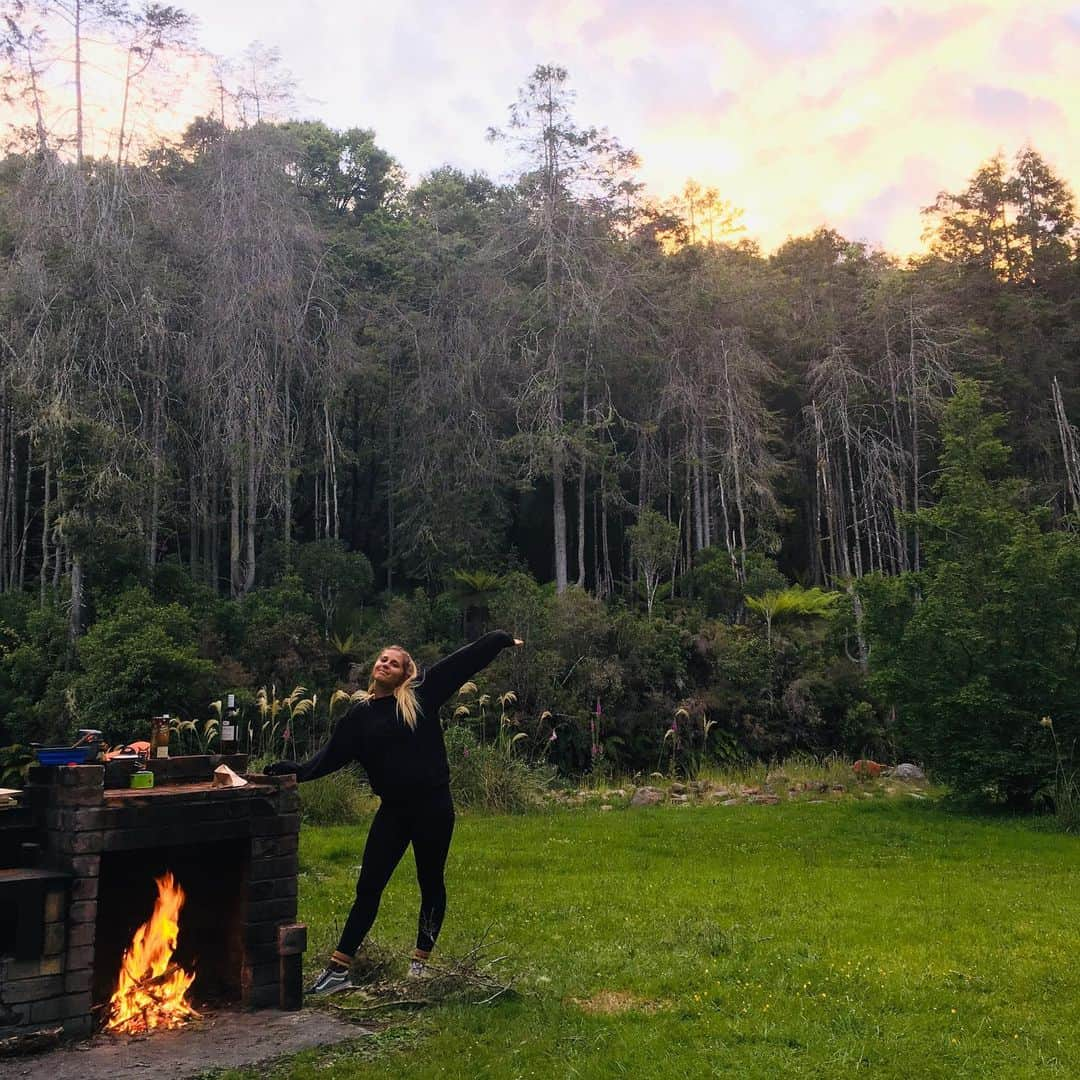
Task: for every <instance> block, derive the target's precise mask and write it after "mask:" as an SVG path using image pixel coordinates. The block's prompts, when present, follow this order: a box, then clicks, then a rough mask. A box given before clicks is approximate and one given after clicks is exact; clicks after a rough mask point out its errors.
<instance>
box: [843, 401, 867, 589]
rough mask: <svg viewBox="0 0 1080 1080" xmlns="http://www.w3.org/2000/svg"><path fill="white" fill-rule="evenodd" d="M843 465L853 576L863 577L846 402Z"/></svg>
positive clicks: (860, 539) (860, 533) (860, 537)
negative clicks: (853, 549)
mask: <svg viewBox="0 0 1080 1080" xmlns="http://www.w3.org/2000/svg"><path fill="white" fill-rule="evenodd" d="M843 424H844V463H845V465H846V466H847V477H848V499H849V500H850V502H851V525H852V529H853V530H854V533H855V551H854V561H855V576H856V577H857V578H861V577H862V576H863V562H862V532H861V531H860V529H859V501H858V499H857V498H856V495H855V470H854V469H853V468H852V466H851V425H850V418H849V416H848V412H847V402H846V401H845V403H844V418H843Z"/></svg>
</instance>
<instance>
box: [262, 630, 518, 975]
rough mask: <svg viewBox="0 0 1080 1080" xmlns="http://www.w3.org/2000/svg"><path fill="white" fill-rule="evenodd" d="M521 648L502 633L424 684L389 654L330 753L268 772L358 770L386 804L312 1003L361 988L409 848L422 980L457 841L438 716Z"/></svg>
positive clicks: (397, 651)
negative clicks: (374, 934)
mask: <svg viewBox="0 0 1080 1080" xmlns="http://www.w3.org/2000/svg"><path fill="white" fill-rule="evenodd" d="M521 644H522V642H521V641H519V640H518V639H517V638H514V637H511V635H510V634H508V633H506V632H505V631H503V630H494V631H492V632H491V633H490V634H485V635H484V636H483V637H482V638H480V639H479V640H477V641H474V642H473V643H472V644H471V645H466V646H465V647H464V648H462V649H458V651H457V652H455V653H452V654H451V655H450V656H447V657H445V658H444V659H443V660H440V661H439V662H438V663H437V664H435V665H433V666H432V667H431V668H430V670H428V671H427V673H426V674H425V675H424V677H423V678H422V679H421V678H420V677H419V672H418V671H417V667H416V664H415V662H414V661H413V658H412V657H411V656H410V655H409V654H408V652H406V651H405V649H403V648H402V647H401V646H400V645H391V646H388V647H387V648H385V649H383V650H382V652H381V653H380V654H379V657H378V659H377V660H376V661H375V664H374V666H373V667H372V669H371V681H370V683H369V685H368V688H367V690H366V691H365V692H364V693H363V694H362V695H361V699H360V700H359V701H357V702H356V703H354V704H353V705H352V706H351V707H350V708H349V710H348V712H346V713H345V715H344V716H343V717H342V718H341V720H340V721H338V724H337V726H336V727H335V728H334V731H333V733H332V734H331V736H330V739H329V741H328V742H327V744H326V745H325V746H324V747H323V748H322V749H321V750H320V751H319V752H318V753H317V754H316V755H315V756H314V757H313V758H311V760H310V761H306V762H303V763H298V762H295V761H278V762H275V763H274V764H273V765H270V766H268V767H267V770H266V771H267V773H269V774H271V775H277V776H280V775H284V774H288V773H292V774H293V775H295V776H296V779H297V780H298V781H299V782H300V783H303V782H305V781H307V780H316V779H318V778H319V777H320V776H326V775H327V774H328V773H332V772H334V771H335V770H337V769H340V768H341V767H342V766H344V765H348V764H349V763H350V762H354V761H356V762H359V763H360V764H361V765H362V766H363V768H364V770H365V772H366V773H367V775H368V779H369V781H370V782H371V788H372V790H373V791H374V792H375V794H376V795H378V796H379V797H380V798H381V800H382V802H381V804H380V806H379V809H378V811H377V812H376V814H375V817H374V819H373V820H372V822H371V828H370V829H369V830H368V837H367V843H366V844H365V845H364V857H363V863H362V864H361V867H360V877H359V879H358V880H357V882H356V899H355V900H354V901H353V905H352V908H351V910H350V911H349V915H348V918H347V919H346V920H345V927H344V929H343V930H342V932H341V940H340V941H339V942H338V947H337V949H335V950H334V953H333V955H332V956H331V957H330V961H329V963H328V964H327V965H326V968H325V969H324V970H323V971H322V973H321V974H320V975H319V977H318V978H317V979H316V980H315V982H314V983H313V984H312V985H311V987H310V988H309V989H308V993H309V994H319V995H322V994H332V993H334V992H335V991H337V990H347V989H349V987H351V986H352V981H351V979H350V976H349V966H350V964H351V963H352V959H353V956H354V954H355V953H356V950H357V949H359V947H360V945H361V943H362V942H363V940H364V938H365V937H366V936H367V933H368V931H369V930H370V929H371V926H372V923H374V921H375V915H376V913H377V912H378V910H379V901H380V899H381V898H382V894H383V890H384V889H385V888H386V885H387V882H389V880H390V875H391V874H392V873H393V872H394V868H395V867H396V866H397V864H398V863H399V862H400V861H401V857H402V856H403V855H404V854H405V849H406V848H407V847H408V846H409V845H410V844H412V848H413V856H414V858H415V859H416V878H417V881H418V882H419V885H420V918H419V922H418V927H417V933H416V951H415V952H414V953H413V959H412V963H411V964H410V968H409V973H410V975H420V974H422V973H423V969H424V963H425V961H426V960H427V958H428V957H429V956H430V955H431V950H432V949H433V948H434V947H435V939H436V938H437V937H438V936H439V930H440V929H441V927H442V922H443V916H444V915H445V914H446V885H445V882H444V879H443V874H444V871H445V868H446V856H447V853H448V852H449V850H450V837H451V835H452V834H453V831H454V803H453V800H452V799H451V797H450V764H449V762H448V761H447V758H446V746H445V744H444V743H443V734H442V726H441V725H440V724H439V708H440V706H442V705H443V704H444V703H445V702H446V701H447V700H448V699H449V698H450V696H451V695H452V694H453V693H454V692H455V691H456V690H458V689H460V687H461V686H462V684H463V683H466V682H468V680H469V679H471V678H472V676H473V675H475V674H476V673H477V672H478V671H482V670H483V669H484V668H486V667H487V666H488V664H490V663H491V662H492V660H494V659H495V657H496V656H498V655H499V653H500V652H501V651H502V650H503V649H505V648H507V647H509V646H511V645H515V646H519V645H521Z"/></svg>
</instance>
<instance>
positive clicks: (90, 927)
mask: <svg viewBox="0 0 1080 1080" xmlns="http://www.w3.org/2000/svg"><path fill="white" fill-rule="evenodd" d="M94 931H95V924H94V923H92V922H84V923H76V924H75V925H74V926H71V927H69V928H68V939H67V942H68V948H69V949H77V948H79V947H80V946H83V945H93V944H94Z"/></svg>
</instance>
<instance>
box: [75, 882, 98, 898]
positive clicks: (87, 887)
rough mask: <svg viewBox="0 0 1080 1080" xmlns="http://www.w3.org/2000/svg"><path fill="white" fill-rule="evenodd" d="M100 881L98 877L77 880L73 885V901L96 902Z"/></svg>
mask: <svg viewBox="0 0 1080 1080" xmlns="http://www.w3.org/2000/svg"><path fill="white" fill-rule="evenodd" d="M97 894H98V879H97V878H96V877H85V878H75V880H74V881H72V883H71V899H72V900H96V899H97Z"/></svg>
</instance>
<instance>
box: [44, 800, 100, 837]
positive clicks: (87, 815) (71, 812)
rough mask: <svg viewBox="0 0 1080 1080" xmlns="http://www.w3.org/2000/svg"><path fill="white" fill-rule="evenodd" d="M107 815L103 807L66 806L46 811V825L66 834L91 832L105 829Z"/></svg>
mask: <svg viewBox="0 0 1080 1080" xmlns="http://www.w3.org/2000/svg"><path fill="white" fill-rule="evenodd" d="M106 814H107V811H106V810H105V808H104V807H103V806H82V807H71V806H65V807H62V808H56V809H52V810H48V811H46V813H45V825H46V826H47V827H48V828H50V829H58V830H59V831H61V832H64V833H74V832H89V831H94V830H100V829H102V828H104V826H105V821H106Z"/></svg>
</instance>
